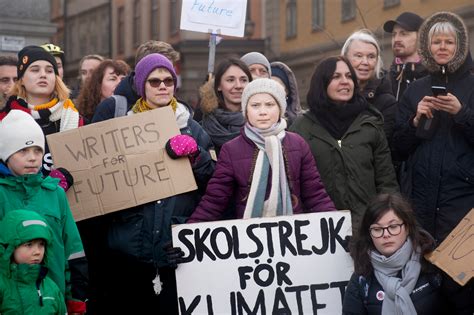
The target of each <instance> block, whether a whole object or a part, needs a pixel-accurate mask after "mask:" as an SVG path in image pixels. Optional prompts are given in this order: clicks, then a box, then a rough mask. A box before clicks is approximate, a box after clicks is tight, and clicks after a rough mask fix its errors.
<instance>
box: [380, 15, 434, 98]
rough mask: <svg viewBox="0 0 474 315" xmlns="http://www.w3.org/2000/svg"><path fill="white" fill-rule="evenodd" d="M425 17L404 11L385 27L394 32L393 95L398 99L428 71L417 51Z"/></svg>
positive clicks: (384, 27)
mask: <svg viewBox="0 0 474 315" xmlns="http://www.w3.org/2000/svg"><path fill="white" fill-rule="evenodd" d="M422 23H423V19H422V18H421V17H420V16H418V15H417V14H415V13H412V12H403V13H402V14H400V15H399V16H398V17H397V19H396V20H390V21H387V22H385V24H384V25H383V29H384V30H385V32H387V33H392V51H393V55H394V57H395V58H394V60H393V63H392V65H391V66H390V79H391V81H392V90H393V95H395V97H396V99H397V100H400V98H401V97H402V95H403V92H404V91H405V89H406V88H407V87H408V85H409V84H410V83H411V82H413V81H415V80H417V79H419V78H421V77H424V76H425V75H426V74H427V72H426V70H425V68H424V67H423V65H422V64H421V62H420V61H421V59H420V56H419V55H418V52H417V41H418V29H419V28H420V26H421V24H422Z"/></svg>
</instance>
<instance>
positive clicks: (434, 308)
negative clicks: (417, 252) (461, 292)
mask: <svg viewBox="0 0 474 315" xmlns="http://www.w3.org/2000/svg"><path fill="white" fill-rule="evenodd" d="M441 279H442V278H441V275H440V274H437V273H423V272H422V273H421V274H420V276H419V277H418V281H417V282H416V285H415V288H414V289H413V292H412V293H411V294H410V297H411V300H412V301H413V305H414V306H415V309H416V312H417V314H418V315H437V314H445V313H444V312H445V309H444V308H445V307H444V304H443V299H442V298H441V281H442V280H441ZM384 295H385V294H384V290H383V288H382V286H381V285H380V283H379V282H378V280H377V278H376V277H375V275H374V274H373V273H372V274H371V275H370V276H369V277H364V276H359V275H356V274H353V275H352V277H351V279H350V280H349V284H348V285H347V288H346V293H345V294H344V301H343V305H342V314H344V315H356V314H357V315H380V314H382V304H383V299H384Z"/></svg>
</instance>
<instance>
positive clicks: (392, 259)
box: [342, 194, 445, 315]
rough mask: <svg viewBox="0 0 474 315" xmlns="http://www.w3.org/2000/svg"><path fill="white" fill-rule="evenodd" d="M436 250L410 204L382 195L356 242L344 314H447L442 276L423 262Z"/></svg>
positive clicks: (366, 216) (371, 206) (369, 211)
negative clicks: (443, 296)
mask: <svg viewBox="0 0 474 315" xmlns="http://www.w3.org/2000/svg"><path fill="white" fill-rule="evenodd" d="M434 245H435V243H434V239H433V238H432V237H431V236H430V235H429V234H428V233H427V232H426V231H424V230H422V229H420V228H419V227H418V225H417V223H416V220H415V215H414V213H413V210H412V208H411V206H410V204H409V203H408V202H407V201H406V200H404V199H403V198H402V197H401V196H400V195H399V194H381V195H378V196H377V197H376V198H375V199H374V200H373V201H372V202H371V203H370V204H369V206H368V209H367V211H366V212H365V214H364V216H363V218H362V223H361V226H360V229H359V232H358V233H357V234H356V235H354V238H353V239H352V241H351V256H352V259H353V260H354V274H353V275H352V277H351V279H350V281H349V284H348V286H347V289H346V293H345V295H344V301H343V311H342V312H343V314H346V315H347V314H358V315H360V314H374V315H375V314H384V315H385V314H387V315H388V314H404V315H408V314H410V315H411V314H418V315H420V314H444V311H445V309H444V307H443V299H442V298H441V295H440V294H441V289H440V288H441V275H440V274H439V273H438V272H437V270H436V269H435V267H434V266H432V265H430V264H429V263H428V262H427V261H426V260H425V258H424V255H425V254H427V253H429V252H431V251H432V250H433V249H434Z"/></svg>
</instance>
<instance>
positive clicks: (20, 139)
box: [0, 110, 88, 314]
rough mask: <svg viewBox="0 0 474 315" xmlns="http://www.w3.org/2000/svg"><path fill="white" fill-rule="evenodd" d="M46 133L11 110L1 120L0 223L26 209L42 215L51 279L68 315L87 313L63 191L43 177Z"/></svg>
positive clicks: (80, 254)
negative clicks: (48, 236) (46, 229)
mask: <svg viewBox="0 0 474 315" xmlns="http://www.w3.org/2000/svg"><path fill="white" fill-rule="evenodd" d="M44 148H45V140H44V134H43V131H42V129H41V127H40V126H39V125H38V123H37V122H36V121H35V120H34V118H33V117H32V116H31V115H30V114H28V113H26V112H24V111H21V110H12V111H10V113H9V114H8V115H7V116H6V117H5V118H4V119H3V120H2V121H0V160H1V161H0V220H1V219H2V218H3V217H4V216H5V215H7V214H8V213H9V212H12V211H16V210H17V209H26V210H31V211H34V212H37V213H39V214H41V215H42V216H43V217H44V218H45V220H46V222H47V223H48V225H49V227H50V228H51V230H52V237H51V246H50V248H51V251H50V253H48V255H49V262H48V268H49V276H50V277H51V279H52V280H53V281H54V282H56V284H57V285H58V287H59V288H60V290H61V292H62V294H63V295H64V296H65V299H66V305H67V309H68V313H70V314H81V313H84V312H85V311H86V304H85V299H86V288H87V283H88V281H87V278H88V276H87V259H86V257H85V254H84V249H83V246H82V241H81V238H80V235H79V232H78V230H77V226H76V223H75V222H74V218H73V217H72V213H71V210H70V208H69V203H68V200H67V198H66V194H65V192H64V190H63V189H62V188H61V187H60V186H58V179H53V178H51V177H49V176H48V177H46V178H43V176H42V174H41V171H40V168H41V165H42V159H43V154H44Z"/></svg>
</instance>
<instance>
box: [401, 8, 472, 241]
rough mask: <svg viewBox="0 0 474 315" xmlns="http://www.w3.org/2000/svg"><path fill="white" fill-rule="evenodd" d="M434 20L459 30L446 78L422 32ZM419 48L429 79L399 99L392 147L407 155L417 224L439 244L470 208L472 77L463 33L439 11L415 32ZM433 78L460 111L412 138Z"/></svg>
mask: <svg viewBox="0 0 474 315" xmlns="http://www.w3.org/2000/svg"><path fill="white" fill-rule="evenodd" d="M439 21H450V22H451V23H452V24H453V25H454V26H455V27H456V28H457V29H458V48H457V51H456V54H455V56H454V58H453V59H452V60H451V61H450V62H449V63H448V64H447V65H446V67H445V74H443V73H442V71H441V66H439V65H437V64H436V62H435V61H434V59H433V58H432V57H431V54H430V53H429V50H428V49H429V48H428V38H427V36H428V35H427V33H428V32H429V29H430V28H431V26H432V25H433V24H434V23H436V22H439ZM420 47H421V54H422V58H423V60H424V61H423V62H424V64H425V66H426V68H427V69H428V71H429V72H430V75H429V76H427V77H424V78H422V79H420V80H417V81H416V82H414V83H412V84H411V85H410V86H409V87H408V89H407V90H406V92H405V94H404V96H403V98H402V99H401V101H400V105H399V112H398V116H397V122H396V127H395V133H394V141H393V143H394V145H395V147H396V149H397V150H398V151H399V152H402V153H403V154H405V155H406V156H410V159H409V161H410V162H409V163H410V165H409V169H410V171H411V185H412V188H411V193H410V197H411V199H412V202H413V204H414V209H415V214H416V216H417V219H418V222H419V223H420V224H421V225H422V226H423V228H424V229H426V230H427V231H428V232H430V234H431V235H433V236H434V237H435V239H436V240H437V241H438V242H441V241H442V240H444V238H446V236H447V235H448V234H449V233H450V232H451V231H452V230H453V229H454V227H455V226H456V225H457V224H458V223H459V222H460V220H461V219H462V218H463V217H464V216H465V215H466V214H467V213H468V212H469V210H470V209H471V208H473V207H474V89H473V87H474V75H472V74H471V73H470V71H469V68H470V64H471V59H470V58H469V57H468V43H467V30H466V27H465V25H464V23H463V22H462V21H461V20H460V19H459V18H458V17H457V16H455V15H453V14H451V13H448V12H441V13H437V14H435V15H434V16H433V17H431V18H429V19H427V20H426V21H425V23H424V24H423V26H422V27H421V29H420ZM434 80H436V82H440V81H442V82H444V83H445V84H446V86H447V91H448V92H449V93H451V94H453V95H455V96H456V97H457V98H458V100H459V101H460V103H461V105H462V108H461V110H460V111H459V112H458V113H457V114H456V115H451V114H449V113H447V112H443V111H440V112H437V114H439V116H440V123H439V126H438V128H437V131H436V132H435V134H434V136H433V137H432V138H431V139H430V140H424V139H420V138H417V136H416V128H415V127H414V126H413V118H414V116H415V114H416V110H417V106H418V103H419V102H420V100H421V99H422V98H423V97H424V96H426V95H432V92H431V85H432V81H434Z"/></svg>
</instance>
